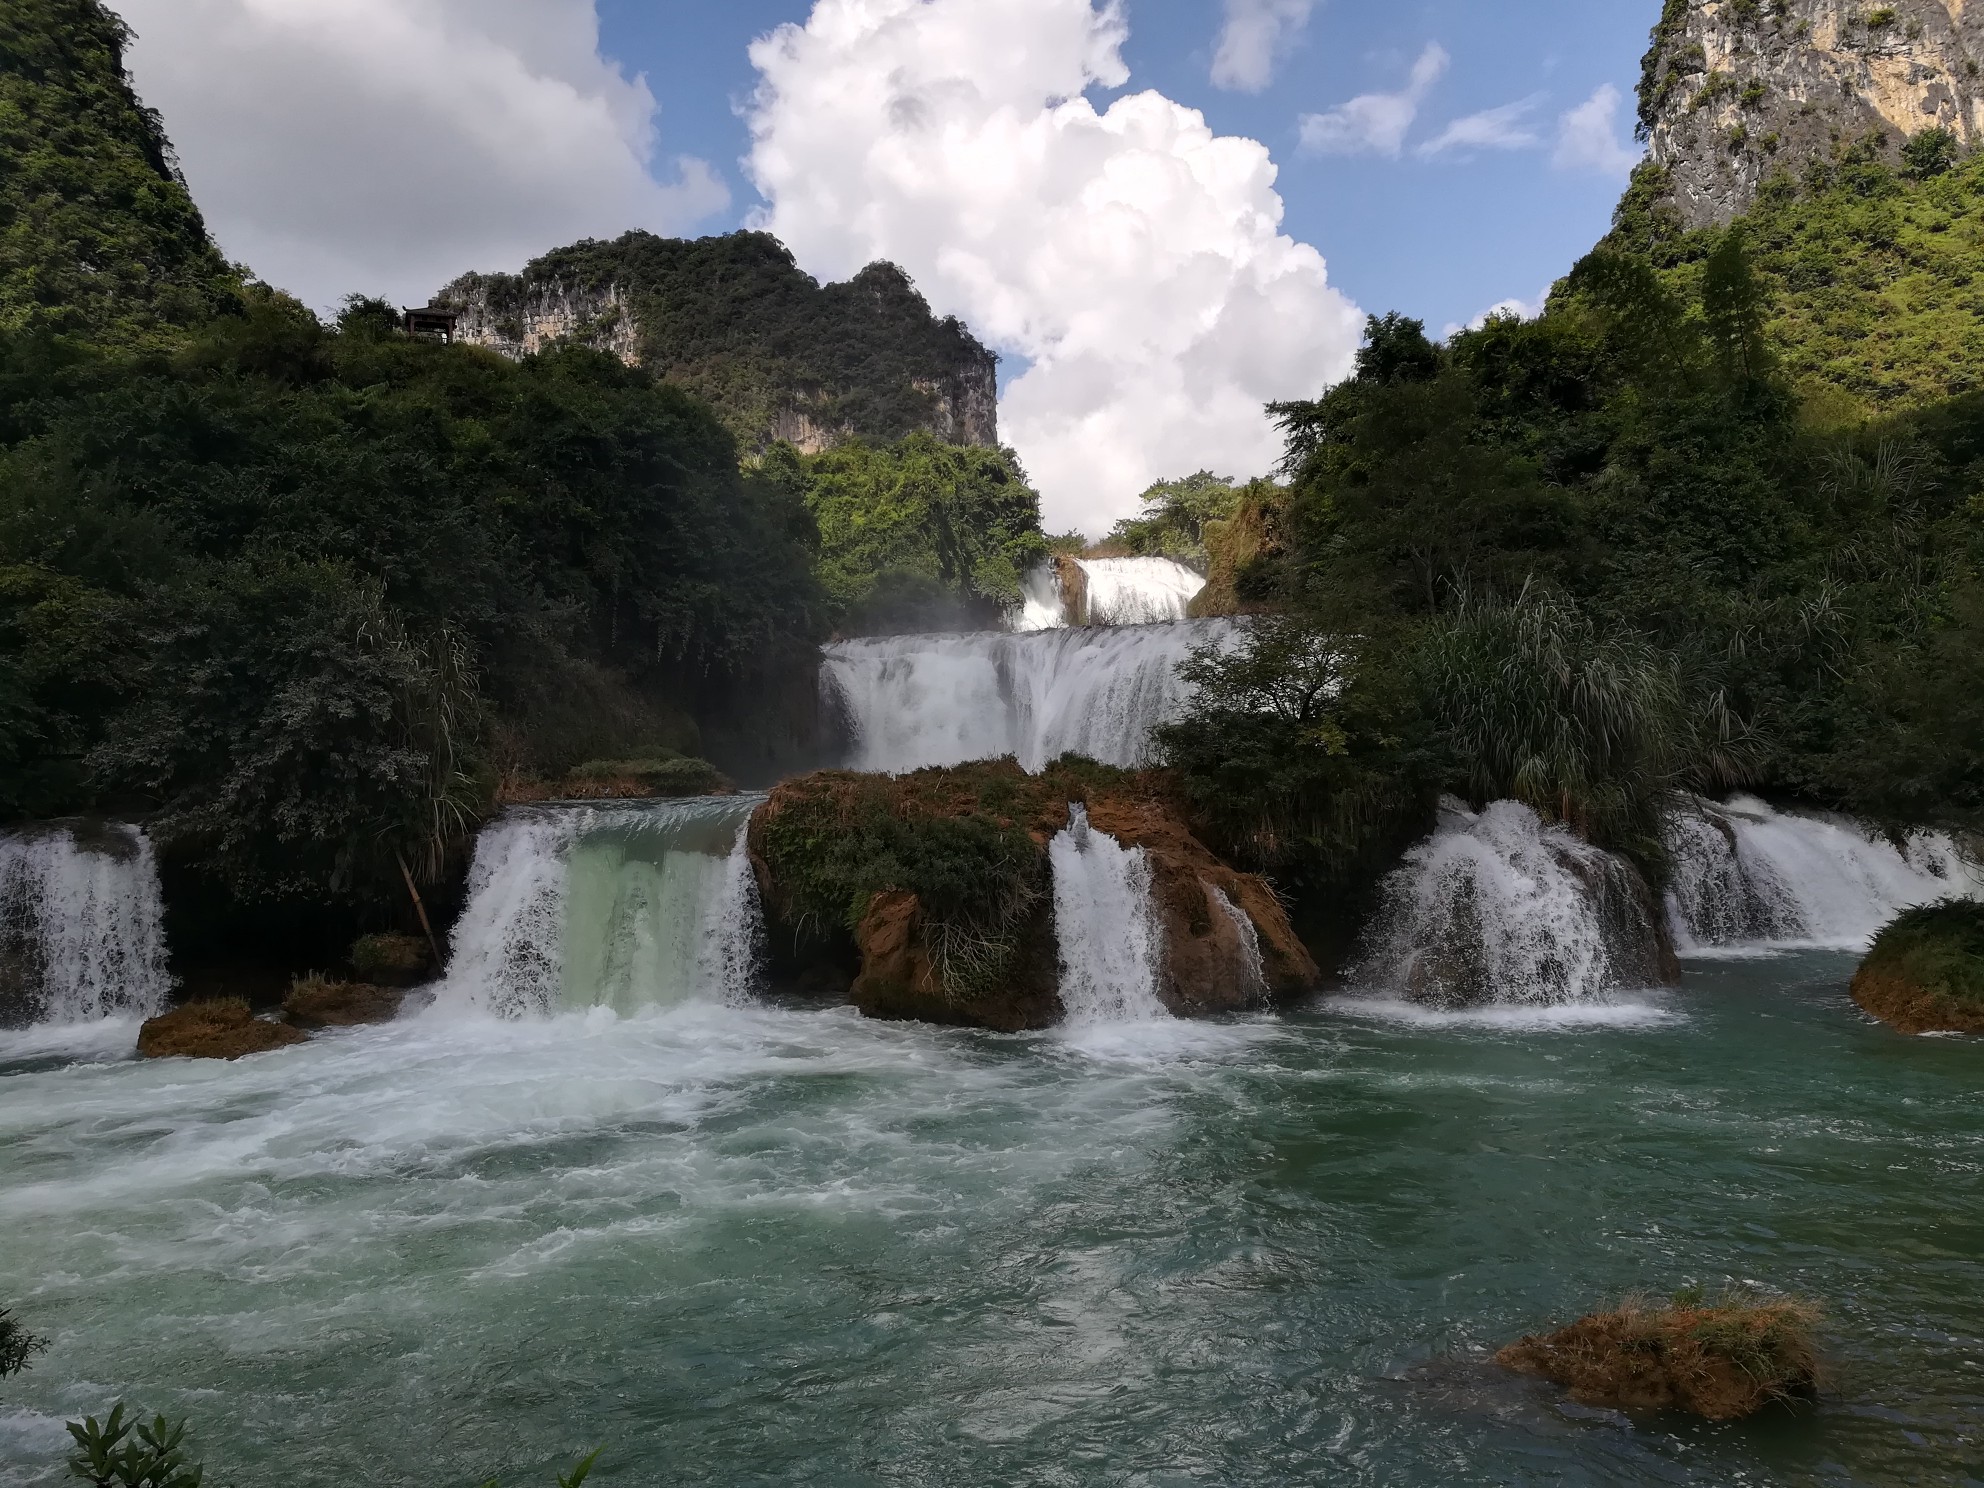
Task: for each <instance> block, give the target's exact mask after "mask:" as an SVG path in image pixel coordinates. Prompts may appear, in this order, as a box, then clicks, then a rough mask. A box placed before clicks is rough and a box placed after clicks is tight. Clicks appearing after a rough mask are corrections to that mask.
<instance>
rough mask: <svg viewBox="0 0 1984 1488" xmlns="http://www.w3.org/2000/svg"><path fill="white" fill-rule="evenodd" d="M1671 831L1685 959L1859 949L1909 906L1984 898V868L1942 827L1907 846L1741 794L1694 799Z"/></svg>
mask: <svg viewBox="0 0 1984 1488" xmlns="http://www.w3.org/2000/svg"><path fill="white" fill-rule="evenodd" d="M1665 837H1666V846H1667V854H1668V859H1669V863H1670V865H1671V866H1670V870H1669V886H1668V892H1667V915H1668V922H1669V924H1670V925H1671V926H1672V928H1673V932H1674V939H1675V943H1676V944H1677V945H1678V946H1679V947H1680V949H1681V951H1682V953H1683V954H1704V953H1707V954H1712V953H1714V952H1716V951H1731V950H1738V951H1740V950H1745V949H1767V948H1773V947H1779V948H1785V947H1795V946H1823V947H1836V948H1840V949H1854V950H1857V949H1859V948H1861V947H1863V946H1865V945H1866V944H1867V943H1868V941H1870V940H1871V939H1872V938H1873V936H1874V934H1875V933H1876V932H1877V931H1878V930H1879V929H1880V928H1881V926H1882V925H1884V924H1886V923H1887V922H1888V920H1890V919H1892V918H1893V917H1894V916H1895V915H1896V914H1897V913H1899V912H1900V911H1901V910H1904V909H1907V908H1910V907H1911V906H1913V905H1917V904H1927V903H1930V902H1931V901H1933V900H1936V899H1943V898H1948V897H1951V896H1957V897H1964V898H1980V897H1984V870H1981V869H1980V866H1979V864H1978V863H1977V862H1976V861H1975V860H1973V859H1972V858H1970V857H1969V856H1967V855H1966V854H1965V853H1964V852H1963V851H1962V850H1961V848H1960V847H1959V846H1958V844H1957V843H1956V842H1955V841H1954V840H1953V839H1952V838H1951V837H1950V836H1948V834H1946V833H1942V832H1917V833H1914V834H1911V835H1910V836H1909V837H1907V838H1906V839H1905V840H1903V841H1902V842H1900V843H1896V842H1894V841H1891V840H1890V839H1889V838H1887V837H1885V836H1883V835H1881V834H1880V833H1878V832H1876V831H1874V830H1873V829H1871V828H1869V827H1867V826H1864V825H1863V824H1861V823H1858V822H1855V821H1852V820H1850V819H1849V818H1846V817H1841V816H1831V815H1824V814H1818V813H1810V814H1805V813H1792V812H1783V811H1777V810H1775V809H1773V808H1772V807H1770V806H1767V805H1765V804H1764V803H1763V802H1762V801H1759V800H1757V799H1755V798H1754V797H1749V796H1737V797H1735V798H1733V799H1731V800H1730V801H1728V802H1726V803H1723V804H1720V805H1718V804H1716V803H1714V802H1710V801H1703V800H1697V799H1693V798H1690V799H1688V800H1686V801H1684V802H1683V803H1682V804H1681V805H1680V806H1679V807H1677V809H1675V810H1674V811H1673V812H1671V813H1670V814H1669V816H1668V818H1667V822H1666V830H1665Z"/></svg>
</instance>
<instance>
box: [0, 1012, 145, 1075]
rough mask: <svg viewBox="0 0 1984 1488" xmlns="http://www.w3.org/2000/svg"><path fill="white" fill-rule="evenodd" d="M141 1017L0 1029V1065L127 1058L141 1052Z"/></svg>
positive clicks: (110, 1018) (115, 1017)
mask: <svg viewBox="0 0 1984 1488" xmlns="http://www.w3.org/2000/svg"><path fill="white" fill-rule="evenodd" d="M144 1021H145V1020H144V1019H143V1018H142V1017H137V1016H132V1015H125V1016H118V1015H115V1014H113V1015H112V1016H110V1017H107V1018H98V1019H95V1020H93V1021H91V1022H88V1023H40V1024H36V1025H35V1026H34V1027H32V1028H10V1029H0V1065H6V1064H14V1063H20V1062H24V1061H28V1060H42V1059H67V1060H73V1061H75V1062H77V1063H101V1062H103V1061H106V1060H112V1059H128V1058H130V1057H131V1056H132V1055H134V1054H136V1053H137V1051H138V1030H139V1029H140V1028H142V1027H143V1026H144Z"/></svg>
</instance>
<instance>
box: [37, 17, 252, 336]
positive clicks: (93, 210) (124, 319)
mask: <svg viewBox="0 0 1984 1488" xmlns="http://www.w3.org/2000/svg"><path fill="white" fill-rule="evenodd" d="M129 36H130V33H129V32H128V30H127V29H126V28H125V26H124V24H123V23H122V22H121V21H119V20H118V19H117V18H116V17H115V16H113V15H112V14H110V13H109V12H108V11H106V10H105V9H104V8H103V7H102V6H101V5H100V4H98V3H96V0H8V3H7V5H6V6H5V7H3V8H0V162H4V167H5V168H4V169H0V327H5V328H7V329H9V330H16V331H19V330H28V331H36V332H44V331H55V332H71V333H74V332H87V333H89V334H91V335H93V336H95V337H98V338H101V339H104V340H109V341H116V342H119V343H124V344H143V343H147V342H150V341H154V340H156V339H157V338H158V337H160V336H161V335H168V336H169V334H170V332H171V329H172V328H174V327H185V326H189V325H193V324H197V323H198V322H199V321H201V320H204V319H205V318H207V317H208V316H210V315H212V314H213V313H215V311H217V310H220V309H223V308H225V307H227V306H229V305H230V304H232V303H233V302H234V297H235V295H236V293H237V290H238V287H239V286H238V284H237V282H236V279H235V276H234V274H233V273H232V272H231V271H230V270H229V268H228V266H227V264H226V263H225V262H223V261H222V259H221V256H220V254H219V253H218V252H217V251H216V250H215V248H214V246H213V244H212V242H211V241H209V239H208V237H207V230H206V224H205V223H204V222H203V221H202V220H201V218H200V212H199V209H198V208H197V207H195V206H194V205H193V201H192V198H191V197H190V196H188V195H187V193H186V184H185V182H184V181H183V180H182V179H181V178H180V175H179V172H178V169H177V167H176V166H175V165H174V163H173V160H172V154H171V147H170V146H169V145H168V144H167V142H166V137H165V132H164V129H163V128H162V127H161V125H160V122H159V119H158V116H157V115H156V114H155V113H153V112H152V111H151V110H150V109H147V108H145V107H143V106H142V105H141V104H140V103H139V102H138V99H137V97H136V95H135V94H133V93H132V91H131V85H130V81H129V79H128V78H127V77H126V75H125V72H124V47H125V43H126V42H127V41H128V40H129Z"/></svg>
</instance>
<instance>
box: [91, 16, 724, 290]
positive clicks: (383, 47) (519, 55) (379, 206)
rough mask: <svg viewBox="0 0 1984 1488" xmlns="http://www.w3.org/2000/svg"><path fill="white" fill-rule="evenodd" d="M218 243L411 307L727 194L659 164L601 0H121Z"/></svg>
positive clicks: (284, 274)
mask: <svg viewBox="0 0 1984 1488" xmlns="http://www.w3.org/2000/svg"><path fill="white" fill-rule="evenodd" d="M117 9H118V10H119V11H120V12H121V13H122V14H123V16H124V17H125V19H126V20H128V21H129V22H130V23H131V25H132V26H133V27H134V28H135V30H136V31H137V33H138V40H137V43H136V45H135V46H134V47H133V48H132V50H131V56H130V66H131V70H132V73H133V75H134V77H135V79H136V81H137V85H138V89H139V92H140V93H141V94H142V95H143V97H144V99H145V101H146V102H147V103H149V104H151V105H152V106H153V107H155V108H157V109H159V110H160V111H161V112H162V113H163V114H164V116H165V123H166V130H167V132H168V133H169V134H170V135H171V137H172V139H173V142H174V144H175V145H176V146H177V147H178V150H179V154H180V158H181V160H182V162H183V164H184V166H185V170H186V175H187V179H188V181H189V183H190V184H191V186H192V188H193V194H194V196H195V197H196V198H197V199H198V201H199V203H200V205H201V208H202V209H203V210H204V211H205V213H206V216H207V221H208V225H209V226H210V227H211V228H212V229H213V231H214V236H215V237H216V238H217V239H218V240H219V242H220V245H221V247H222V249H223V250H224V251H225V252H226V253H227V254H228V255H229V256H230V257H232V258H236V259H240V260H242V261H244V262H246V263H247V264H248V265H249V266H250V267H251V268H253V269H254V270H255V271H256V272H257V273H259V274H261V275H262V276H263V277H264V278H266V279H268V280H269V281H270V282H271V283H274V284H277V285H280V286H281V287H283V288H285V289H288V290H290V291H292V292H294V293H295V294H297V295H298V296H300V297H301V298H302V299H303V300H305V301H306V302H307V303H310V304H312V305H315V306H318V307H320V308H321V307H324V306H327V305H330V304H333V303H335V302H336V301H337V300H338V299H339V298H341V297H342V296H343V295H345V294H348V293H352V292H354V291H356V292H363V293H370V294H384V295H389V296H392V297H394V298H396V299H398V300H400V301H401V302H402V303H406V304H415V303H420V302H421V301H422V300H424V298H425V297H426V295H427V294H428V293H430V292H431V291H433V290H435V289H437V288H439V287H440V286H441V284H443V283H444V282H445V281H447V280H448V279H451V278H453V277H454V276H455V275H456V274H458V273H460V272H462V271H463V270H465V269H514V268H517V267H520V266H521V265H522V263H523V262H524V260H526V259H527V258H530V257H532V256H534V255H536V254H539V253H542V252H544V251H545V250H546V249H548V248H553V247H557V246H559V245H561V244H564V243H568V242H571V241H573V240H574V239H576V238H581V237H586V236H602V237H603V236H614V235H617V234H619V233H621V232H624V231H626V230H627V229H628V228H631V227H645V228H650V229H653V230H655V231H658V232H669V231H680V230H682V229H684V228H687V227H689V226H691V225H693V224H694V223H696V222H698V221H700V220H701V219H703V218H705V217H707V216H708V215H709V214H710V213H712V212H714V211H718V210H720V209H721V208H722V207H724V206H725V205H726V204H727V202H728V200H729V194H728V191H727V190H726V188H725V187H724V185H723V183H722V182H721V181H720V180H719V179H718V178H717V177H716V175H715V173H714V172H712V171H711V169H710V168H709V166H708V165H706V164H705V163H704V162H702V161H700V160H694V159H689V158H682V159H676V160H672V161H669V162H667V164H666V167H665V170H666V173H667V175H668V176H669V177H670V180H669V181H668V182H666V183H663V182H658V181H657V180H656V179H655V175H654V169H653V168H654V167H655V166H656V164H657V162H656V161H655V159H654V149H655V116H656V105H655V100H654V97H653V95H652V94H650V93H649V92H648V89H647V86H646V84H645V83H643V82H641V81H639V80H637V79H629V78H628V77H626V76H625V75H623V74H622V73H621V72H620V70H619V69H618V68H617V67H615V66H614V65H613V64H612V63H610V62H607V61H605V60H604V59H602V58H601V56H600V54H599V27H598V19H597V16H596V14H595V12H594V9H593V0H118V3H117Z"/></svg>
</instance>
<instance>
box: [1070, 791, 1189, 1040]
mask: <svg viewBox="0 0 1984 1488" xmlns="http://www.w3.org/2000/svg"><path fill="white" fill-rule="evenodd" d="M1047 853H1048V859H1049V861H1050V863H1051V864H1052V866H1053V870H1054V934H1055V938H1056V940H1057V941H1058V942H1059V945H1060V960H1061V1005H1062V1007H1063V1008H1065V1009H1066V1010H1067V1021H1068V1022H1069V1023H1071V1024H1075V1025H1091V1024H1097V1023H1126V1022H1141V1021H1144V1020H1147V1019H1151V1018H1164V1017H1168V1016H1169V1014H1168V1013H1167V1012H1166V1010H1165V1007H1164V1004H1163V1003H1161V1002H1159V1001H1158V998H1157V976H1158V969H1159V964H1160V961H1161V949H1160V947H1161V937H1160V932H1159V930H1158V925H1157V914H1156V910H1155V908H1154V907H1153V905H1152V903H1151V878H1150V861H1149V859H1148V858H1147V857H1146V856H1145V854H1144V850H1143V849H1142V848H1140V847H1133V848H1125V847H1124V846H1123V845H1122V844H1121V843H1119V842H1118V841H1117V840H1116V839H1115V838H1114V837H1111V836H1110V835H1109V834H1108V833H1107V832H1098V831H1096V830H1095V829H1094V828H1093V827H1091V826H1090V825H1089V822H1088V810H1087V808H1086V807H1083V806H1080V805H1071V806H1069V808H1068V825H1067V827H1066V828H1065V829H1064V830H1062V831H1061V832H1059V833H1057V834H1056V835H1055V838H1054V840H1053V841H1052V842H1051V843H1049V844H1048V848H1047Z"/></svg>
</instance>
